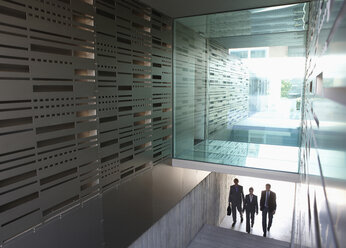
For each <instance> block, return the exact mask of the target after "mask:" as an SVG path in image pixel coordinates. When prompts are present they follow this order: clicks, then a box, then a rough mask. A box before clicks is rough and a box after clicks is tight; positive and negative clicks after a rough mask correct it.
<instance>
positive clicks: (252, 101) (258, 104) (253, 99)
mask: <svg viewBox="0 0 346 248" xmlns="http://www.w3.org/2000/svg"><path fill="white" fill-rule="evenodd" d="M268 87H269V81H268V79H267V78H264V77H258V76H256V74H254V73H251V74H250V86H249V115H252V114H254V113H256V112H261V111H266V110H267V109H268V100H267V96H268Z"/></svg>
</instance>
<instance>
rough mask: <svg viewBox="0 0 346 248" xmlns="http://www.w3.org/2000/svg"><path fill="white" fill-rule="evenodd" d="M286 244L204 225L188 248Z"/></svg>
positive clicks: (253, 247) (270, 247)
mask: <svg viewBox="0 0 346 248" xmlns="http://www.w3.org/2000/svg"><path fill="white" fill-rule="evenodd" d="M281 247H285V248H287V247H290V244H289V243H288V242H284V241H280V240H276V239H271V238H265V237H262V236H257V235H252V234H248V233H243V232H238V231H234V230H231V229H226V228H222V227H217V226H211V225H204V226H203V228H202V229H201V230H200V231H199V232H198V233H197V235H196V236H195V237H194V239H193V240H192V241H191V243H190V244H189V246H188V248H281Z"/></svg>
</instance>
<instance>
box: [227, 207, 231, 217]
mask: <svg viewBox="0 0 346 248" xmlns="http://www.w3.org/2000/svg"><path fill="white" fill-rule="evenodd" d="M231 214H232V208H231V205H230V204H229V205H228V207H227V215H231Z"/></svg>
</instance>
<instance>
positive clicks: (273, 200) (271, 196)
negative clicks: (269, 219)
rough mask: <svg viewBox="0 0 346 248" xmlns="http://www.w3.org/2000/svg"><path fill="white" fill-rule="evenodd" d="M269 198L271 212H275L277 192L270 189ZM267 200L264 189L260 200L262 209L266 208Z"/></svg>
mask: <svg viewBox="0 0 346 248" xmlns="http://www.w3.org/2000/svg"><path fill="white" fill-rule="evenodd" d="M269 192H270V194H269V199H268V208H269V212H273V211H275V210H276V194H275V193H274V192H273V191H269ZM265 201H266V191H265V190H263V191H262V193H261V200H260V206H261V211H263V209H264V205H265Z"/></svg>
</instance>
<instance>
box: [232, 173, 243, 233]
mask: <svg viewBox="0 0 346 248" xmlns="http://www.w3.org/2000/svg"><path fill="white" fill-rule="evenodd" d="M233 182H234V185H232V186H231V188H230V190H229V197H228V202H229V203H231V204H232V215H233V224H232V227H234V225H235V223H236V222H237V209H238V212H239V214H240V221H241V223H243V211H242V210H243V208H242V205H243V202H244V193H243V186H241V185H239V184H238V183H239V180H238V179H237V178H235V179H234V180H233Z"/></svg>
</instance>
